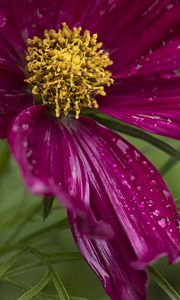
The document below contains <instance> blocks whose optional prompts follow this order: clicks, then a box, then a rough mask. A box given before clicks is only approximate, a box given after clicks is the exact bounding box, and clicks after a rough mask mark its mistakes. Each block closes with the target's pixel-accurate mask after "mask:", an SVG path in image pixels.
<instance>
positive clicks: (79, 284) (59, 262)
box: [0, 135, 180, 300]
mask: <svg viewBox="0 0 180 300" xmlns="http://www.w3.org/2000/svg"><path fill="white" fill-rule="evenodd" d="M124 136H125V135H124ZM125 137H126V138H127V139H128V140H129V141H131V142H132V143H133V144H134V145H136V146H137V148H138V149H140V150H142V152H143V153H144V154H145V155H146V156H147V157H148V158H149V159H150V160H151V161H152V162H153V163H154V164H155V166H156V167H157V168H158V169H159V170H161V171H162V172H163V173H164V171H165V169H164V166H167V170H166V171H167V172H166V174H165V176H164V180H165V182H166V184H167V186H168V187H169V189H170V191H171V193H172V194H173V196H174V199H175V200H176V203H177V204H178V200H179V198H180V184H179V178H180V168H179V164H178V163H175V164H173V160H170V161H169V159H170V156H168V155H167V154H165V153H163V152H162V151H160V150H158V149H157V148H155V147H154V146H151V145H150V144H148V143H146V142H144V141H140V140H138V139H135V138H132V137H129V136H125ZM163 140H164V141H166V142H168V143H169V144H171V145H172V146H173V147H175V148H178V145H179V143H178V142H177V141H172V140H170V139H163ZM6 148H7V147H6V143H5V142H4V141H3V142H0V267H1V266H2V265H3V263H4V262H5V261H8V259H9V258H10V257H12V256H13V255H14V254H15V253H16V252H17V250H16V249H14V248H13V244H15V243H17V241H19V240H21V241H23V244H24V246H25V245H28V246H31V247H33V249H36V250H39V251H40V252H42V253H49V254H48V255H49V256H48V260H49V261H51V264H52V265H53V266H54V268H55V269H56V271H57V272H58V274H59V276H60V278H61V280H62V282H63V283H64V286H65V287H66V289H67V292H68V293H69V295H70V296H74V297H78V296H79V297H84V298H85V299H91V300H108V299H109V298H108V297H107V296H106V295H105V293H104V291H103V289H102V287H101V284H100V283H99V281H98V279H97V278H96V275H95V274H94V273H93V272H92V271H91V270H90V269H89V267H88V266H87V265H86V263H85V262H84V261H83V259H81V258H79V256H78V255H76V252H77V251H78V250H77V249H76V246H75V245H74V242H73V239H72V236H71V233H70V231H69V229H68V228H67V229H65V230H62V226H61V225H60V224H57V222H59V221H60V220H61V219H63V218H64V217H65V215H66V212H65V210H64V209H62V208H61V207H60V206H59V203H58V201H55V202H54V204H53V209H52V212H51V214H50V215H49V216H48V218H47V219H46V220H45V221H44V220H43V218H42V209H41V203H42V200H41V199H40V198H38V197H34V196H32V195H30V194H29V193H28V192H27V191H26V190H25V187H24V185H23V183H22V181H21V178H20V175H19V171H18V168H17V166H16V164H15V162H14V160H13V159H12V158H8V152H7V150H6ZM167 161H169V163H168V164H167ZM52 224H54V225H52ZM51 225H52V226H51ZM64 227H66V226H64ZM41 229H42V231H41ZM68 253H72V254H68ZM13 263H14V264H13ZM13 263H12V262H11V264H12V267H11V268H10V269H9V271H7V272H6V274H5V276H4V279H3V280H1V281H0V300H15V299H18V297H20V296H21V295H22V294H23V293H24V292H25V290H26V289H28V288H30V287H31V286H33V285H35V284H36V283H37V282H38V281H40V279H41V278H42V277H43V275H44V274H45V272H46V267H45V266H43V264H42V263H41V262H38V259H37V257H35V256H33V255H32V253H29V252H28V253H27V254H24V255H23V256H21V257H19V259H18V260H17V261H15V260H14V262H13ZM155 266H156V268H157V270H159V272H160V273H161V274H162V275H163V276H164V277H165V278H166V279H167V280H168V281H169V282H170V284H171V285H172V286H173V287H174V288H175V289H176V290H177V291H178V292H180V266H179V264H176V265H173V266H169V265H168V263H167V260H166V259H165V258H163V259H161V260H160V261H159V262H157V263H156V264H155ZM5 267H7V266H5ZM23 284H24V285H23ZM17 285H19V287H17ZM22 288H24V290H23V289H22ZM148 294H149V296H148V299H149V300H159V299H161V300H167V299H170V298H169V297H168V296H167V295H166V294H165V293H164V291H162V290H161V289H160V288H159V287H158V286H157V284H156V283H155V282H154V281H153V280H152V279H150V284H149V293H148ZM54 295H57V293H56V290H55V287H54V285H53V283H52V281H50V282H49V283H48V284H47V286H46V287H45V289H44V290H43V294H39V296H38V297H33V298H32V299H43V300H44V299H49V300H50V299H58V298H57V297H54ZM75 299H78V298H74V300H75ZM117 300H118V299H117Z"/></svg>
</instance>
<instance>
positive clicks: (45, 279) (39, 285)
mask: <svg viewBox="0 0 180 300" xmlns="http://www.w3.org/2000/svg"><path fill="white" fill-rule="evenodd" d="M50 278H51V272H50V271H48V272H47V273H46V275H45V276H44V277H43V278H42V279H41V280H40V281H39V282H38V283H37V284H36V285H34V286H33V287H32V288H31V289H30V290H29V291H27V292H26V293H25V294H23V295H22V296H20V297H19V298H18V299H17V300H29V299H33V297H35V296H37V295H38V294H39V293H40V292H41V291H42V290H43V289H44V288H45V286H46V285H47V284H48V282H49V280H50Z"/></svg>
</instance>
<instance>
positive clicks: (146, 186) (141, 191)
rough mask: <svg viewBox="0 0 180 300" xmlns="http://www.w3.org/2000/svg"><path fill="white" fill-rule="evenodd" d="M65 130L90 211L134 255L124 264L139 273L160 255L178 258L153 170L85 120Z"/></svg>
mask: <svg viewBox="0 0 180 300" xmlns="http://www.w3.org/2000/svg"><path fill="white" fill-rule="evenodd" d="M69 128H70V129H69V130H71V132H73V135H74V137H75V138H76V140H77V145H79V147H80V148H81V149H80V150H79V155H80V156H81V157H82V160H83V161H85V158H86V160H87V161H86V170H87V172H88V176H89V182H90V196H91V198H90V205H91V209H92V211H93V213H94V215H95V217H96V218H97V219H98V220H102V221H104V222H105V223H108V224H110V225H111V227H112V229H113V231H114V232H115V234H116V232H117V231H118V230H119V231H120V232H121V231H124V232H125V235H126V236H127V237H128V239H129V241H130V243H131V245H132V248H133V249H134V252H135V254H136V256H137V258H135V259H134V261H131V262H130V263H131V264H132V265H133V266H134V267H136V268H139V269H141V268H142V269H143V268H144V267H145V266H146V265H147V264H148V263H150V262H152V261H154V260H155V259H157V258H158V257H159V256H162V255H168V258H169V260H170V262H175V261H176V260H177V259H179V258H180V232H179V216H178V214H177V210H176V207H175V204H174V202H173V199H172V197H171V195H170V193H169V191H168V189H167V187H166V186H165V184H164V182H163V180H162V178H161V176H160V175H159V173H158V171H157V170H156V169H155V168H154V166H153V165H152V164H151V163H150V162H149V161H148V160H147V159H146V158H145V157H144V156H143V154H141V153H140V152H139V151H138V150H137V149H136V148H134V147H133V146H132V145H130V144H129V143H128V142H126V141H125V140H124V139H122V138H120V137H119V136H118V135H116V134H115V133H113V132H111V131H109V130H107V129H105V128H104V127H102V126H99V125H98V124H96V123H95V122H94V121H92V120H90V119H81V120H80V121H79V122H77V121H76V120H71V122H70V124H69ZM114 222H116V225H115V224H114ZM121 246H122V245H121V244H120V246H119V247H121Z"/></svg>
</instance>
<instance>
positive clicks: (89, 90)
mask: <svg viewBox="0 0 180 300" xmlns="http://www.w3.org/2000/svg"><path fill="white" fill-rule="evenodd" d="M97 37H98V36H97V34H93V35H92V36H91V35H90V32H89V31H88V30H85V31H84V32H83V33H82V28H81V27H78V28H76V27H74V28H73V29H72V30H70V28H69V27H68V26H67V24H66V23H62V27H61V28H60V29H59V31H57V32H56V31H55V30H53V29H51V30H49V31H48V30H45V31H44V38H43V39H40V38H39V37H37V36H35V37H33V38H32V39H28V41H27V42H28V45H29V47H28V49H27V50H28V53H29V54H28V56H27V57H26V59H27V61H28V64H27V69H28V74H29V77H28V79H26V82H28V83H29V84H31V86H32V93H33V94H34V95H38V96H40V99H41V103H43V104H46V105H49V106H50V107H51V108H52V109H53V110H54V112H55V115H56V117H57V118H58V117H59V116H60V115H61V116H62V115H65V116H66V115H67V114H68V113H69V112H74V113H75V117H76V118H77V119H78V118H79V114H80V112H81V110H82V109H83V108H98V104H97V101H96V99H95V97H96V96H97V95H101V96H105V95H106V92H105V90H104V87H105V86H110V85H111V84H112V83H113V79H112V78H111V72H110V71H108V70H106V68H107V67H108V66H110V65H111V64H112V61H111V60H110V58H109V54H108V53H107V52H105V51H104V50H103V49H102V43H100V42H97Z"/></svg>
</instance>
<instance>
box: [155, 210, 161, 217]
mask: <svg viewBox="0 0 180 300" xmlns="http://www.w3.org/2000/svg"><path fill="white" fill-rule="evenodd" d="M159 214H160V211H159V210H158V209H156V210H155V211H153V215H154V216H155V217H158V216H159Z"/></svg>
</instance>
